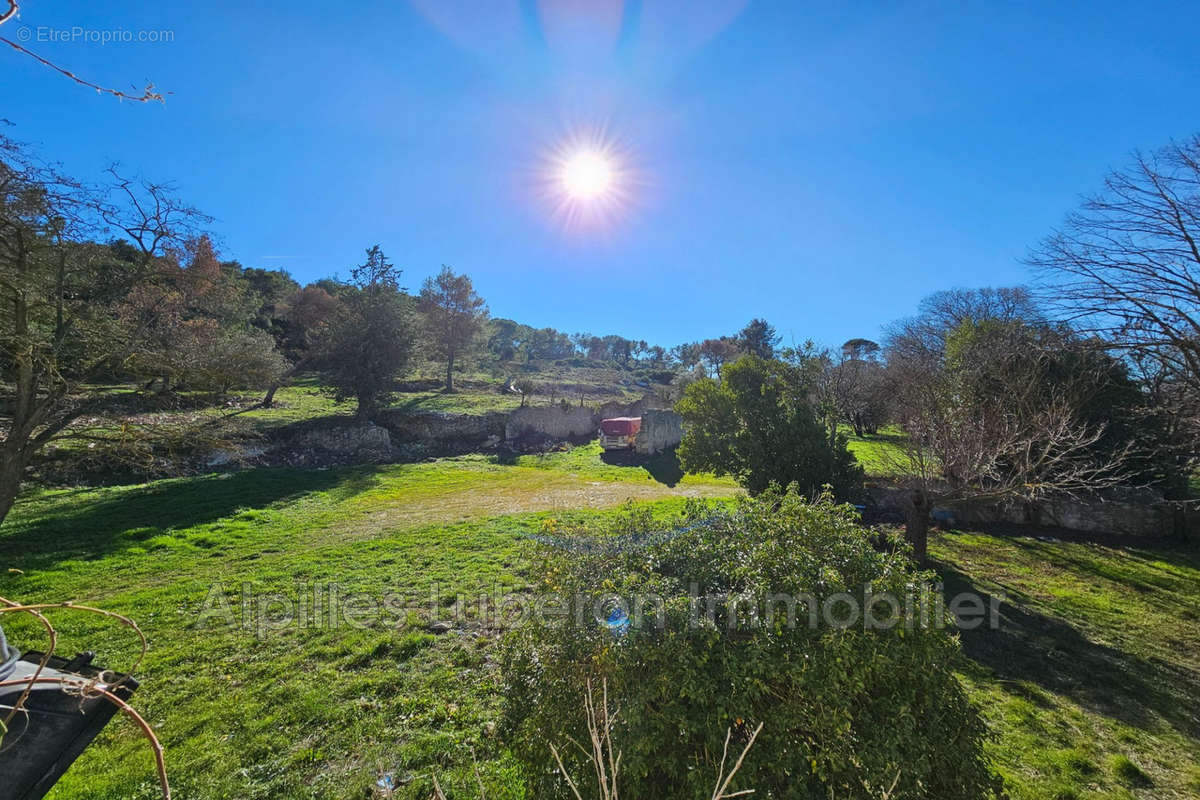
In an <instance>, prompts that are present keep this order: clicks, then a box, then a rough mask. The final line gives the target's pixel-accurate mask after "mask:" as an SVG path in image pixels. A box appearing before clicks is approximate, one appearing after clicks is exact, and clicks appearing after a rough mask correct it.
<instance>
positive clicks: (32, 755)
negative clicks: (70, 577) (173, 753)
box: [0, 652, 138, 800]
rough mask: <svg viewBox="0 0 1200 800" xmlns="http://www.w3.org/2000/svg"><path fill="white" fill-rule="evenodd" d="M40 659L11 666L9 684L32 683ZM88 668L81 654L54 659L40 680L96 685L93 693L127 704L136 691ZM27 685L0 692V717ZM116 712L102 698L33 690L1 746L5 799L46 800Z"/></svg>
mask: <svg viewBox="0 0 1200 800" xmlns="http://www.w3.org/2000/svg"><path fill="white" fill-rule="evenodd" d="M42 657H43V654H42V653H38V652H29V653H26V654H25V655H24V656H22V657H21V659H20V660H19V661H17V662H16V663H15V664H13V671H12V674H11V675H10V676H9V678H8V680H10V681H16V680H21V679H29V678H32V677H33V675H34V673H35V672H36V671H37V665H38V663H40V662H41V660H42ZM91 662H92V654H91V653H81V654H79V655H77V656H75V658H73V659H71V660H70V661H68V660H67V659H65V658H59V657H57V656H54V657H52V658H51V659H50V661H49V662H48V663H47V665H46V669H45V670H43V671H42V674H41V677H42V678H63V679H67V680H80V679H82V680H84V681H93V680H95V681H96V686H97V688H104V689H107V690H108V691H110V692H112V693H113V694H115V695H116V696H117V697H120V698H121V699H122V700H128V699H129V697H130V695H132V694H133V692H134V690H135V689H136V688H137V686H138V684H137V681H135V680H133V679H132V678H130V677H128V676H126V675H117V674H113V673H109V672H107V671H106V670H103V669H100V668H98V667H94V666H92V663H91ZM26 685H27V682H23V683H21V684H16V685H11V686H5V687H4V688H2V689H0V711H3V712H4V713H7V710H8V709H9V708H11V707H12V705H13V704H14V703H16V702H17V699H18V698H19V697H20V696H21V692H22V691H23V690H24V689H25V686H26ZM117 710H118V709H117V706H116V705H114V704H113V703H112V702H111V701H110V700H108V699H106V698H105V697H103V696H88V695H87V693H86V692H85V693H84V695H83V696H82V697H81V696H79V695H78V694H68V693H66V692H64V691H63V690H62V687H60V686H59V685H57V684H51V683H38V684H35V685H34V687H33V691H32V692H30V693H29V698H28V699H27V700H26V701H25V704H24V706H23V708H22V710H21V711H18V712H17V714H16V715H15V716H14V717H13V720H12V722H11V723H10V725H9V730H8V732H7V733H6V734H5V735H4V738H3V740H2V741H0V775H2V776H3V783H4V786H5V788H4V790H3V791H4V797H5V798H7V799H8V800H40V799H41V798H42V797H44V796H45V794H46V793H47V792H49V791H50V789H51V787H53V786H54V784H55V783H57V782H58V779H59V778H61V777H62V775H63V773H64V772H66V771H67V768H68V767H70V766H71V764H72V763H74V761H75V759H76V758H78V757H79V754H80V753H82V752H83V751H84V749H86V748H87V746H88V745H89V744H91V742H92V740H93V739H95V738H96V735H97V734H99V733H100V731H101V730H102V729H103V728H104V726H105V725H106V724H108V721H109V720H110V719H112V716H113V714H115V713H116V712H117Z"/></svg>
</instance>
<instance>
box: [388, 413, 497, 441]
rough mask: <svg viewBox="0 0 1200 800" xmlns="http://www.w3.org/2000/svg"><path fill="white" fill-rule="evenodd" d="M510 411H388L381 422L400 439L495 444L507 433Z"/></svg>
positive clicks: (397, 439)
mask: <svg viewBox="0 0 1200 800" xmlns="http://www.w3.org/2000/svg"><path fill="white" fill-rule="evenodd" d="M506 416H507V415H506V414H504V413H503V412H500V411H489V412H487V413H485V414H449V413H445V412H441V411H417V412H403V411H395V410H393V411H388V412H386V413H385V414H384V416H383V418H382V420H381V421H382V423H383V424H384V425H385V426H386V427H387V428H388V430H390V431H391V433H392V435H393V437H394V438H395V440H396V441H397V442H399V443H406V444H419V445H424V446H426V447H431V448H435V449H443V450H463V449H477V448H487V447H493V446H495V445H497V444H499V443H500V441H501V439H502V438H503V436H504V423H505V417H506Z"/></svg>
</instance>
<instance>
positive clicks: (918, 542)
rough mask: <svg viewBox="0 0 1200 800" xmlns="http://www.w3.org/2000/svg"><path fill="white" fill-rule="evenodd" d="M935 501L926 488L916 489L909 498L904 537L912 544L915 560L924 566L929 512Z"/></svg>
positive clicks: (927, 541) (927, 545) (927, 540)
mask: <svg viewBox="0 0 1200 800" xmlns="http://www.w3.org/2000/svg"><path fill="white" fill-rule="evenodd" d="M932 510H933V503H932V502H931V501H930V499H929V494H928V493H927V492H925V490H924V489H914V490H912V492H911V493H910V495H909V498H908V507H907V509H906V513H905V520H904V538H905V539H907V540H908V543H909V544H910V545H912V549H913V560H914V561H916V562H917V563H918V564H921V565H922V566H924V564H925V554H926V552H927V550H928V547H929V512H930V511H932Z"/></svg>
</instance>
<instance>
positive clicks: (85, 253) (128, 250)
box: [0, 138, 204, 521]
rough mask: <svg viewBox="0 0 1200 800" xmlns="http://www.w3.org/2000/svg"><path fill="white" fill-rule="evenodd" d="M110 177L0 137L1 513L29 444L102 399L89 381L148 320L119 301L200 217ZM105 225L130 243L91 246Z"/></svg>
mask: <svg viewBox="0 0 1200 800" xmlns="http://www.w3.org/2000/svg"><path fill="white" fill-rule="evenodd" d="M112 174H113V176H114V183H113V184H112V185H110V186H109V187H107V190H105V189H103V188H100V187H92V186H88V185H85V184H82V183H80V182H78V181H75V180H73V179H71V178H68V177H66V176H64V175H62V174H61V173H59V172H58V171H57V170H55V169H54V168H52V167H50V166H48V165H46V164H44V163H42V162H40V161H38V160H37V159H35V158H33V157H32V156H31V155H30V154H29V153H27V152H26V151H25V150H24V149H22V148H21V147H19V146H18V145H16V144H15V143H13V142H11V141H9V140H7V139H3V138H0V304H2V306H3V308H4V309H5V313H4V314H3V315H2V316H0V370H2V373H3V376H4V383H3V386H2V389H0V392H2V395H3V396H2V402H0V426H3V427H2V428H0V430H2V431H3V435H4V440H3V443H2V445H0V521H2V520H3V519H4V517H5V516H6V515H7V513H8V511H9V509H11V508H12V504H13V502H14V500H15V499H16V496H17V493H18V492H19V491H20V486H21V482H22V479H23V477H24V475H25V471H26V470H27V468H28V467H29V465H30V462H31V461H32V459H33V457H34V456H35V455H36V453H37V452H38V451H39V450H41V449H42V448H43V447H44V446H45V445H46V444H47V443H48V442H50V441H51V440H53V439H55V438H56V437H59V436H60V435H62V434H63V432H64V430H65V429H66V428H67V427H68V426H69V425H71V423H72V422H74V421H75V420H77V419H78V418H79V417H80V416H82V415H84V414H86V413H87V412H88V411H89V410H92V409H94V408H95V407H97V405H98V404H99V403H100V402H102V400H103V398H102V397H101V396H100V395H98V394H96V393H94V392H90V391H88V389H87V388H86V387H87V386H88V384H89V383H90V382H91V381H92V380H94V379H95V378H96V376H97V375H100V374H102V373H104V372H105V371H107V370H111V369H112V368H114V367H119V366H120V365H121V364H123V363H124V362H125V361H126V360H127V359H128V358H130V356H132V355H133V354H134V353H135V352H136V350H137V348H138V346H139V344H140V343H141V342H142V340H143V337H144V335H145V333H146V331H147V330H148V328H149V327H150V326H151V325H152V324H153V320H154V317H155V311H156V309H155V308H154V307H153V306H150V307H147V308H145V309H143V311H144V313H143V314H140V315H137V316H136V317H133V318H122V317H121V316H120V315H119V314H117V313H116V307H117V304H118V303H119V302H121V301H122V300H123V299H124V298H125V297H126V296H127V295H128V293H129V292H130V290H131V289H132V288H133V287H135V286H138V285H139V284H143V283H144V282H146V281H149V280H153V279H154V275H155V265H156V262H157V260H158V259H159V258H160V257H162V256H163V255H164V253H166V251H167V250H168V249H169V248H173V247H180V246H182V243H183V242H184V241H185V240H186V239H187V238H189V237H190V236H192V235H193V234H194V230H195V229H194V226H195V224H197V223H198V222H200V221H202V220H203V219H204V217H203V216H202V215H200V214H198V213H197V212H196V211H195V210H194V209H191V208H190V207H187V206H185V205H183V204H182V203H179V202H178V201H177V200H176V199H175V198H174V197H173V195H172V194H171V193H170V191H169V189H168V188H167V187H164V186H161V185H157V184H151V183H146V182H138V181H132V180H125V179H121V178H120V177H119V176H117V175H116V173H115V172H113V173H112ZM113 229H116V230H117V231H120V232H122V233H124V234H126V235H127V237H128V241H126V242H124V244H122V245H120V246H119V247H118V246H117V245H109V246H104V245H97V244H93V243H91V241H90V240H91V239H93V238H95V237H97V236H99V235H100V234H102V233H104V232H105V231H112V230H113Z"/></svg>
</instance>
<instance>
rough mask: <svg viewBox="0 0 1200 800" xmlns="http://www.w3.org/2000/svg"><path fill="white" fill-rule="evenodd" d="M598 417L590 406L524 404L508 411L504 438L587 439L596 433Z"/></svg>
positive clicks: (510, 439) (511, 439) (508, 439)
mask: <svg viewBox="0 0 1200 800" xmlns="http://www.w3.org/2000/svg"><path fill="white" fill-rule="evenodd" d="M598 425H599V420H598V419H597V418H596V416H595V415H594V414H593V412H592V410H591V409H590V408H580V407H579V406H572V407H571V408H569V409H565V408H562V407H561V406H537V407H534V406H527V407H525V408H518V409H515V410H513V411H511V412H510V413H509V414H508V419H507V420H506V421H505V424H504V438H505V440H506V441H509V442H511V441H513V440H515V439H517V438H520V437H528V436H544V437H548V438H551V439H588V438H591V437H593V436H595V435H596V428H597V426H598Z"/></svg>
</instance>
